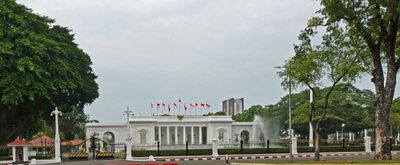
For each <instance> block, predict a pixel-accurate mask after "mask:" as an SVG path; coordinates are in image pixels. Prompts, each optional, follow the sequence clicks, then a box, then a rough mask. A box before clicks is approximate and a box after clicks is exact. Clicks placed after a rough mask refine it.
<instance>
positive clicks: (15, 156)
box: [12, 146, 17, 162]
mask: <svg viewBox="0 0 400 165" xmlns="http://www.w3.org/2000/svg"><path fill="white" fill-rule="evenodd" d="M12 154H13V162H16V161H17V149H16V148H15V146H13V147H12Z"/></svg>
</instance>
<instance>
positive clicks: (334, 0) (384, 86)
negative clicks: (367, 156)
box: [319, 0, 400, 159]
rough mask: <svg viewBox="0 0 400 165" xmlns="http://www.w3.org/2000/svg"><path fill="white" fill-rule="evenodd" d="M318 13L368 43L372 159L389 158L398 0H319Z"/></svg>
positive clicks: (399, 64)
mask: <svg viewBox="0 0 400 165" xmlns="http://www.w3.org/2000/svg"><path fill="white" fill-rule="evenodd" d="M321 5H322V7H323V8H322V9H321V10H320V11H319V13H321V14H322V16H323V18H324V19H326V20H327V22H328V23H334V24H341V25H342V26H343V27H345V28H347V29H348V30H349V32H350V35H352V36H353V37H354V38H360V39H361V41H362V42H363V43H364V44H365V45H367V46H368V50H369V56H368V57H367V59H368V60H369V61H371V63H372V70H371V71H370V74H371V75H372V79H371V81H372V82H373V84H374V86H375V91H376V100H377V107H376V114H375V118H376V120H375V126H376V128H375V137H376V139H375V155H374V158H375V159H391V158H392V155H391V150H390V107H391V105H392V101H393V97H394V91H395V86H396V77H397V72H398V71H399V67H400V57H399V55H398V53H397V50H398V49H399V44H400V43H399V41H398V39H397V38H398V34H399V30H398V29H399V17H400V13H399V12H400V1H398V0H381V1H378V0H351V1H349V0H321Z"/></svg>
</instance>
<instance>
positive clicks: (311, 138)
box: [308, 122, 314, 147]
mask: <svg viewBox="0 0 400 165" xmlns="http://www.w3.org/2000/svg"><path fill="white" fill-rule="evenodd" d="M313 131H314V130H313V128H312V125H311V122H310V132H309V137H310V139H309V140H310V141H309V142H308V146H309V147H314V132H313Z"/></svg>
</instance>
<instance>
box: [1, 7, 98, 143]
mask: <svg viewBox="0 0 400 165" xmlns="http://www.w3.org/2000/svg"><path fill="white" fill-rule="evenodd" d="M53 23H54V21H53V20H51V19H49V18H47V17H44V16H39V15H37V14H34V13H32V11H31V10H30V9H28V8H26V7H25V6H23V5H19V4H17V3H16V2H15V1H13V0H1V1H0V91H1V93H0V109H1V113H0V125H2V128H3V129H1V130H0V142H1V143H5V142H7V141H9V140H10V139H13V138H15V137H16V136H29V135H31V134H32V133H34V132H37V131H38V130H37V128H39V126H40V125H43V120H44V121H49V120H51V119H52V118H51V117H50V112H51V111H52V110H54V107H55V106H58V107H59V109H60V110H61V111H63V112H69V111H71V110H72V109H73V107H75V108H77V109H79V110H83V108H84V106H85V105H86V104H88V103H92V102H93V101H94V99H96V98H97V97H98V85H97V83H96V82H95V79H96V78H97V76H96V75H95V74H94V73H93V70H92V69H91V67H90V66H91V65H92V62H91V60H90V57H89V56H88V55H87V54H86V53H84V52H83V51H82V50H81V49H80V48H79V47H78V45H77V44H76V43H74V36H73V34H71V31H70V30H69V29H67V28H65V27H62V26H59V25H54V24H53Z"/></svg>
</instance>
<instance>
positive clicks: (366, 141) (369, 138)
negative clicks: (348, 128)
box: [364, 136, 371, 153]
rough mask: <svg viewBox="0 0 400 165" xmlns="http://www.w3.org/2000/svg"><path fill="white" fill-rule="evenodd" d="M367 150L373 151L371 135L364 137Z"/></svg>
mask: <svg viewBox="0 0 400 165" xmlns="http://www.w3.org/2000/svg"><path fill="white" fill-rule="evenodd" d="M364 146H365V152H368V153H369V152H371V137H369V136H366V137H364Z"/></svg>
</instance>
